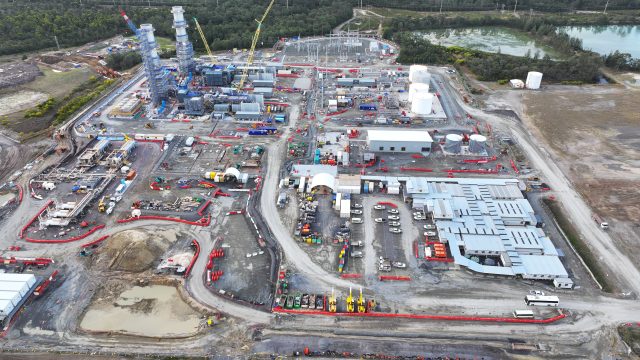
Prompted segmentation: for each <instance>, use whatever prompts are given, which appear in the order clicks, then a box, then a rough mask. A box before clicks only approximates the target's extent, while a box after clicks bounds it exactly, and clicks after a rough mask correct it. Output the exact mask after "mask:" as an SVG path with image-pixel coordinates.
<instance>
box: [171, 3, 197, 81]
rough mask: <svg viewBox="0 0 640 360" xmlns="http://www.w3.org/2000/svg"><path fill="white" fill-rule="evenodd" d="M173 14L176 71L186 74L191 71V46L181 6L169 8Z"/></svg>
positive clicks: (192, 64)
mask: <svg viewBox="0 0 640 360" xmlns="http://www.w3.org/2000/svg"><path fill="white" fill-rule="evenodd" d="M171 13H172V14H173V28H174V29H176V57H177V58H178V69H179V71H180V74H185V75H186V74H187V73H189V72H190V71H193V68H194V63H193V44H191V41H189V36H188V35H187V26H188V25H187V22H186V21H185V20H184V9H183V8H182V6H174V7H172V8H171Z"/></svg>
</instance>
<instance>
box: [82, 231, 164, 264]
mask: <svg viewBox="0 0 640 360" xmlns="http://www.w3.org/2000/svg"><path fill="white" fill-rule="evenodd" d="M170 244H171V240H170V239H168V238H166V237H163V236H159V235H158V234H157V233H153V234H150V233H148V232H146V231H141V230H127V231H123V232H120V233H118V234H116V235H114V236H112V237H111V238H110V239H109V240H108V241H107V242H106V244H105V246H104V248H102V250H101V251H100V252H99V253H98V254H96V255H97V256H95V257H94V266H97V267H99V268H101V269H109V270H119V271H129V272H142V271H145V270H147V269H148V268H149V267H151V265H152V264H153V263H154V261H156V260H157V259H159V258H160V256H162V254H163V253H164V252H165V251H166V250H167V249H168V248H169V245H170Z"/></svg>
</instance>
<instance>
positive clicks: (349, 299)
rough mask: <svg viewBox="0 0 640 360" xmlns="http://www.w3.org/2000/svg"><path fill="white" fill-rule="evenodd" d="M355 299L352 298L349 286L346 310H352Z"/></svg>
mask: <svg viewBox="0 0 640 360" xmlns="http://www.w3.org/2000/svg"><path fill="white" fill-rule="evenodd" d="M354 305H355V301H354V299H353V294H352V293H351V288H349V296H348V297H347V312H350V313H352V312H354V308H355V306H354Z"/></svg>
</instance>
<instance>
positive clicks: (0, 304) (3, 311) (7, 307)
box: [0, 300, 15, 316]
mask: <svg viewBox="0 0 640 360" xmlns="http://www.w3.org/2000/svg"><path fill="white" fill-rule="evenodd" d="M14 308H15V306H14V305H13V303H12V302H11V300H0V315H4V316H7V315H9V314H10V313H11V311H13V309H14Z"/></svg>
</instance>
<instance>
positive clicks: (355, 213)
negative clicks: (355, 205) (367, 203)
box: [351, 209, 362, 215]
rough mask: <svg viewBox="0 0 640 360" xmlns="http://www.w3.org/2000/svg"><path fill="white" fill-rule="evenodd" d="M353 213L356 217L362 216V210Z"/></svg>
mask: <svg viewBox="0 0 640 360" xmlns="http://www.w3.org/2000/svg"><path fill="white" fill-rule="evenodd" d="M351 213H352V214H354V215H362V210H358V209H356V210H351Z"/></svg>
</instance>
